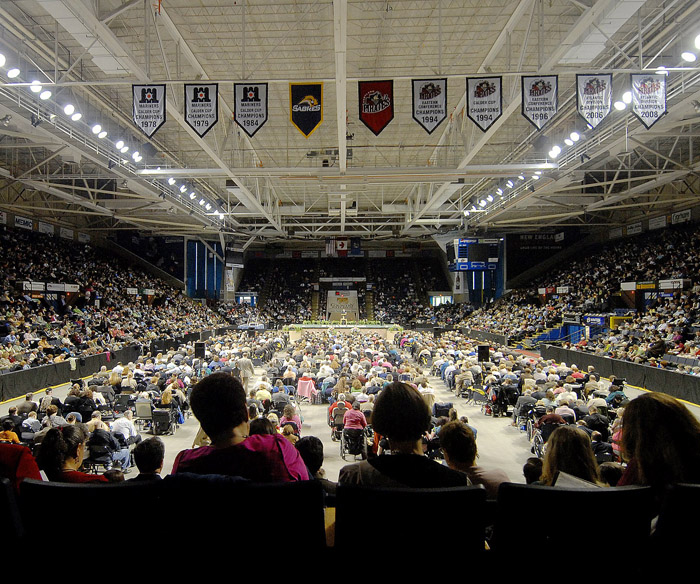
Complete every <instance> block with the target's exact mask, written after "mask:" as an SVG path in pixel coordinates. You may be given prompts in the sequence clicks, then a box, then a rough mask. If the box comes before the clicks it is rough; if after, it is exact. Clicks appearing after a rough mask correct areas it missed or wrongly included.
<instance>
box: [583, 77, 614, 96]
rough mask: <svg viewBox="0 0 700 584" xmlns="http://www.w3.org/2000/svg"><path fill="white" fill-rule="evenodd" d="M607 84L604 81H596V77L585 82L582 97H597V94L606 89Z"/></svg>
mask: <svg viewBox="0 0 700 584" xmlns="http://www.w3.org/2000/svg"><path fill="white" fill-rule="evenodd" d="M607 86H608V85H607V83H605V81H602V80H601V79H598V78H597V77H594V78H593V79H589V80H588V81H586V85H584V86H583V94H584V95H597V94H599V93H602V92H603V91H605V88H606V87H607Z"/></svg>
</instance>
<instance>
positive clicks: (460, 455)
mask: <svg viewBox="0 0 700 584" xmlns="http://www.w3.org/2000/svg"><path fill="white" fill-rule="evenodd" d="M438 436H439V438H440V448H442V451H443V453H444V455H445V461H446V462H447V465H448V466H450V467H452V468H468V467H470V466H474V463H475V462H476V458H477V456H478V452H477V448H476V439H475V438H474V432H472V429H471V428H470V427H469V426H467V425H466V424H464V423H462V422H460V421H457V420H454V421H451V422H447V423H446V424H444V425H443V426H442V428H441V429H440V434H439V435H438Z"/></svg>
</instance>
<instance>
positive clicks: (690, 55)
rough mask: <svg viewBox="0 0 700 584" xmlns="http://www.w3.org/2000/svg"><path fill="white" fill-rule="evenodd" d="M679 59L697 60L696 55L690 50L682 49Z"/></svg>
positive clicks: (687, 61)
mask: <svg viewBox="0 0 700 584" xmlns="http://www.w3.org/2000/svg"><path fill="white" fill-rule="evenodd" d="M681 59H683V60H684V61H685V62H686V63H695V61H697V60H698V56H697V55H696V54H695V53H693V52H692V51H683V52H682V53H681Z"/></svg>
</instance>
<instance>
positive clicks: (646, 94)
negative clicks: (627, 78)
mask: <svg viewBox="0 0 700 584" xmlns="http://www.w3.org/2000/svg"><path fill="white" fill-rule="evenodd" d="M631 77H632V112H633V113H634V115H635V116H637V117H638V118H639V121H640V122H642V124H644V126H645V127H646V128H647V129H649V128H651V127H652V126H653V125H654V124H655V123H656V122H658V121H659V119H660V118H661V116H663V115H664V114H665V113H666V76H665V75H655V74H654V75H652V74H650V73H649V74H647V73H632V76H631Z"/></svg>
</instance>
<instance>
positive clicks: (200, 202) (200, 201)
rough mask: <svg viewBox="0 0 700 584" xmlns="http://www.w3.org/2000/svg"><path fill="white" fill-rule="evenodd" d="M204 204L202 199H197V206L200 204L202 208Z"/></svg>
mask: <svg viewBox="0 0 700 584" xmlns="http://www.w3.org/2000/svg"><path fill="white" fill-rule="evenodd" d="M204 203H206V201H205V200H204V199H199V204H200V205H201V206H202V207H203V206H204Z"/></svg>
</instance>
